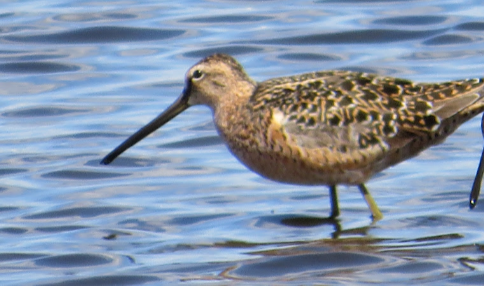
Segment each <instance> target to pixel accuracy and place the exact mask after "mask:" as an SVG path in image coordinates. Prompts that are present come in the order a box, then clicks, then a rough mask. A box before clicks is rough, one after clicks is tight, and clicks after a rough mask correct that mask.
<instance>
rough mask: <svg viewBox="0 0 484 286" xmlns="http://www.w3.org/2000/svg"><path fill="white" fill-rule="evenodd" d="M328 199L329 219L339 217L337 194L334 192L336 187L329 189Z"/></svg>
mask: <svg viewBox="0 0 484 286" xmlns="http://www.w3.org/2000/svg"><path fill="white" fill-rule="evenodd" d="M329 197H330V199H331V215H330V218H336V217H337V216H339V206H338V193H337V192H336V186H330V187H329Z"/></svg>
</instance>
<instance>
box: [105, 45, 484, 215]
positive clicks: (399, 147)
mask: <svg viewBox="0 0 484 286" xmlns="http://www.w3.org/2000/svg"><path fill="white" fill-rule="evenodd" d="M483 86H484V83H483V80H482V79H467V80H458V81H451V82H445V83H438V84H436V83H431V84H425V83H418V84H417V83H413V82H411V81H408V80H404V79H397V78H391V77H382V76H378V75H374V74H367V73H361V72H349V71H322V72H314V73H307V74H302V75H297V76H289V77H281V78H274V79H270V80H267V81H264V82H260V83H256V82H254V81H253V80H251V79H250V78H249V76H248V75H247V74H246V73H245V71H244V70H243V68H242V66H241V65H240V64H239V63H238V62H237V61H236V60H235V59H233V58H232V57H230V56H227V55H223V54H216V55H212V56H209V57H207V58H205V59H203V60H202V61H200V62H199V63H197V64H196V65H194V66H193V67H192V68H191V69H190V70H189V71H188V72H187V74H186V86H185V89H184V92H183V93H182V95H181V96H180V98H179V99H178V100H177V101H176V102H175V103H174V104H173V105H172V106H170V107H169V108H168V109H167V111H165V112H163V113H162V114H161V115H160V116H158V117H157V118H156V119H155V120H153V121H152V122H151V123H149V124H148V125H147V126H145V127H144V128H142V129H141V130H140V131H138V132H137V133H136V134H134V135H133V136H131V137H130V138H128V140H126V141H125V142H124V143H123V144H121V145H120V146H119V147H118V148H116V149H115V150H114V151H113V152H111V153H110V154H109V155H108V156H106V157H105V158H104V160H103V163H105V164H107V163H109V162H111V161H112V160H113V159H114V158H116V157H117V156H118V155H119V154H121V153H122V152H123V151H125V150H126V149H127V148H129V147H130V146H132V145H134V144H135V143H136V142H138V141H139V140H141V139H142V138H144V137H145V136H147V135H148V134H149V133H151V132H153V131H154V130H156V129H157V128H159V127H160V126H162V125H163V124H165V123H166V122H167V121H169V120H170V119H171V118H173V117H174V116H176V115H177V114H179V113H180V112H182V111H183V110H185V109H186V108H188V107H189V106H191V105H196V104H204V105H208V106H209V107H210V108H211V109H212V110H213V113H214V122H215V125H216V127H217V130H218V132H219V134H220V135H221V136H222V138H223V140H224V141H225V142H226V144H227V146H228V148H229V149H230V151H231V152H232V153H233V154H234V155H235V156H236V157H237V158H238V159H239V160H240V161H241V162H242V163H244V164H245V165H246V166H247V167H248V168H250V169H251V170H253V171H254V172H256V173H258V174H260V175H262V176H264V177H266V178H269V179H272V180H275V181H279V182H285V183H293V184H305V185H327V186H330V190H331V193H330V195H331V201H332V214H331V215H332V216H333V217H335V216H337V215H338V214H339V208H338V203H337V197H336V185H338V184H345V185H358V187H359V189H360V191H361V192H362V194H363V195H364V197H365V200H366V201H367V203H368V205H369V207H370V209H371V212H372V215H373V217H374V218H375V219H378V218H380V217H382V215H381V212H380V211H379V209H378V207H377V205H376V203H375V202H374V200H373V199H372V198H371V196H370V194H369V192H368V191H367V189H366V187H365V186H364V183H365V182H366V181H368V180H369V179H370V178H371V176H373V175H374V174H375V173H377V172H380V171H381V170H383V169H385V168H387V167H389V166H392V165H395V164H397V163H399V162H401V161H403V160H405V159H408V158H410V157H412V156H415V155H417V154H418V153H419V152H420V151H422V150H424V149H425V148H427V147H429V146H431V145H434V144H437V143H440V142H442V140H443V139H445V137H447V136H448V135H449V134H451V133H452V132H453V131H454V130H455V129H456V128H457V127H458V126H459V125H461V124H462V123H463V122H465V121H466V120H468V119H470V118H472V117H473V116H475V115H476V114H479V113H481V112H482V111H484V103H483V100H482V97H483V95H484V92H483V90H482V89H483Z"/></svg>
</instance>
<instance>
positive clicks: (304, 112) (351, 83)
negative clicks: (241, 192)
mask: <svg viewBox="0 0 484 286" xmlns="http://www.w3.org/2000/svg"><path fill="white" fill-rule="evenodd" d="M483 87H484V83H483V80H481V79H469V80H460V81H452V82H445V83H439V84H424V83H419V84H415V83H413V82H411V81H408V80H403V79H396V78H391V77H381V76H377V75H373V74H367V73H361V72H348V71H328V72H315V73H308V74H303V75H299V76H292V77H282V78H275V79H271V80H268V81H264V82H261V83H259V85H258V87H257V89H256V92H255V93H254V94H253V96H252V97H251V99H250V102H249V104H248V106H249V108H250V109H251V111H250V113H251V114H252V117H253V118H251V121H252V122H255V123H253V124H254V125H258V126H259V130H258V132H261V133H264V134H262V136H261V139H260V141H262V142H259V144H261V145H263V146H260V147H261V148H260V151H261V152H262V153H263V154H269V157H271V156H272V157H274V158H276V159H274V160H276V161H277V160H280V161H281V160H282V159H288V160H292V161H293V164H294V165H295V166H296V165H297V166H296V168H297V170H300V169H301V168H305V167H307V168H308V170H313V169H314V170H315V173H325V175H324V176H321V178H320V179H319V181H321V182H320V183H321V184H341V183H342V184H359V183H362V182H364V181H366V180H367V179H369V177H371V176H372V175H373V174H374V173H376V172H379V171H381V170H383V169H385V168H387V167H389V166H391V165H394V164H397V163H399V162H401V161H403V160H405V159H407V158H409V157H412V156H415V155H416V154H418V153H419V152H420V151H422V150H423V149H425V148H427V147H429V146H431V145H434V144H437V143H440V142H441V141H442V140H443V139H444V138H445V137H446V136H448V135H449V134H451V133H452V132H453V131H455V129H456V128H457V127H458V126H459V125H460V124H462V123H463V122H465V121H466V120H468V119H470V118H471V117H473V116H475V115H477V114H478V113H480V112H482V111H483V110H484V104H483V101H482V100H481V99H482V97H483V95H484V93H483V92H482V89H483ZM261 121H265V122H261ZM271 153H272V155H271ZM272 157H271V158H272ZM282 161H283V160H282ZM296 161H297V164H296ZM245 163H246V165H248V166H249V167H250V164H251V162H250V158H249V162H245ZM256 171H257V172H259V173H263V172H264V171H263V170H262V169H259V170H256ZM290 171H291V170H290V169H289V170H288V172H287V173H284V172H283V171H281V174H280V175H277V174H276V176H275V178H274V175H271V176H268V177H272V179H275V180H280V181H283V180H284V179H286V178H287V176H288V175H289V172H290ZM292 171H295V170H292ZM303 173H304V172H303ZM307 173H308V174H309V173H312V172H307ZM311 176H312V174H311ZM278 177H280V178H278ZM304 180H307V178H305V179H303V181H304ZM314 180H316V181H317V180H318V179H317V178H314ZM312 183H314V184H316V183H317V182H312Z"/></svg>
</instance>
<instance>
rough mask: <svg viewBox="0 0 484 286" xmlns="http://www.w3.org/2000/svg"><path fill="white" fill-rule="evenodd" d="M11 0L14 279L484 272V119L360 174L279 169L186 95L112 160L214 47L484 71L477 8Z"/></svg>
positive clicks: (252, 70) (6, 226)
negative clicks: (243, 156)
mask: <svg viewBox="0 0 484 286" xmlns="http://www.w3.org/2000/svg"><path fill="white" fill-rule="evenodd" d="M293 3H294V1H245V2H243V1H206V2H204V1H137V2H136V1H133V2H130V1H115V2H89V1H80V0H79V1H73V0H70V1H69V0H59V1H49V4H46V2H45V1H2V5H1V7H2V8H1V9H0V23H1V25H0V43H1V45H0V95H1V101H0V122H1V126H2V132H0V144H1V146H2V148H1V149H0V155H1V157H0V158H1V165H0V166H1V167H0V178H1V181H0V196H1V201H0V219H1V224H0V273H1V274H0V283H1V284H2V285H70V286H72V285H174V284H182V283H183V284H187V285H202V284H203V285H234V284H240V285H286V284H287V285H310V284H329V285H368V284H377V283H382V284H386V285H408V284H410V283H415V282H416V281H418V282H417V283H418V284H425V285H443V284H446V285H481V284H482V281H483V280H484V272H483V270H484V264H483V261H484V255H483V251H484V246H483V245H484V244H483V242H484V232H483V231H482V229H483V227H484V222H483V220H482V215H483V213H484V204H483V203H482V202H480V204H478V205H477V207H476V209H474V210H472V211H470V210H469V209H468V196H469V192H470V188H471V185H472V180H473V177H474V174H475V171H476V168H477V164H478V160H479V156H480V153H481V147H482V137H481V132H480V119H479V118H474V120H472V121H470V122H468V123H466V124H465V125H464V126H462V127H461V128H460V129H459V130H458V131H457V132H456V133H455V134H454V135H453V136H452V137H450V138H449V139H448V140H447V141H446V142H445V143H443V144H442V145H439V146H437V147H434V148H431V149H429V150H427V151H425V152H424V153H422V154H421V155H420V156H419V157H417V158H415V159H412V160H409V161H406V162H404V163H402V164H400V165H398V166H396V167H394V168H391V169H388V170H386V171H384V172H382V173H381V174H379V175H378V176H376V177H375V178H374V179H373V180H371V181H370V183H369V184H368V188H369V189H370V191H371V192H372V194H373V196H374V197H375V199H376V200H377V202H378V204H379V206H380V208H381V210H382V212H383V214H384V216H385V217H384V219H383V220H381V221H379V222H377V223H376V224H373V223H372V222H371V219H370V217H369V211H368V209H367V207H366V205H365V203H364V201H363V200H362V198H361V196H360V194H359V192H358V190H357V189H356V188H347V187H341V188H340V206H341V208H342V215H341V219H340V220H339V222H338V223H336V224H331V223H328V222H327V221H324V220H322V219H321V218H322V217H324V216H326V215H328V214H329V201H328V191H327V189H326V188H324V187H314V188H308V187H298V186H290V185H283V184H278V183H273V182H269V181H267V180H264V179H262V178H260V177H259V176H257V175H256V174H253V173H251V172H250V171H248V170H247V169H245V168H244V167H243V166H242V165H241V164H240V163H238V162H237V161H236V159H234V158H233V157H232V156H231V155H230V154H229V152H228V151H227V150H226V148H225V147H224V146H223V143H222V142H221V141H220V139H219V138H218V137H217V135H216V132H215V131H214V127H213V124H212V123H211V115H210V111H209V110H208V109H206V108H203V107H193V108H191V109H189V110H188V111H187V112H185V113H184V114H182V115H180V116H179V117H177V118H176V119H175V120H173V121H172V122H170V123H169V124H168V125H166V126H164V127H163V128H162V129H161V130H160V131H158V132H156V133H155V134H154V135H152V136H150V137H149V138H147V139H145V140H143V141H142V142H140V143H139V144H138V145H136V146H135V147H133V148H131V149H130V150H128V152H126V153H124V154H123V155H122V156H121V157H120V158H119V159H117V160H116V161H115V162H114V163H113V164H112V165H109V166H100V165H99V161H100V159H101V158H102V157H103V156H104V155H106V154H107V153H108V152H109V151H110V150H112V149H113V148H114V147H115V146H117V145H118V144H119V143H120V142H122V141H123V140H124V139H125V138H126V137H127V136H128V135H130V134H132V133H133V132H134V131H136V130H137V129H138V128H139V127H141V126H142V125H144V124H145V123H147V122H148V121H149V120H150V119H152V118H153V117H155V116H156V115H157V114H158V113H159V112H161V111H162V110H163V109H164V108H165V107H166V106H167V105H168V104H170V103H171V102H173V101H174V100H175V98H176V97H177V96H178V95H179V93H180V92H181V90H182V88H183V78H184V73H185V71H186V70H187V69H188V68H189V67H190V66H191V65H192V64H194V63H195V62H197V61H198V60H199V59H200V58H202V57H203V56H206V55H209V54H211V53H214V52H225V53H230V54H232V55H234V56H236V57H237V58H238V59H239V60H240V61H241V62H242V63H243V64H244V66H245V67H246V69H247V71H248V72H249V74H250V75H251V76H252V77H253V78H254V79H257V80H264V79H267V78H270V77H275V76H282V75H290V74H296V73H301V72H308V71H314V70H323V69H345V70H348V69H349V70H359V71H369V72H377V73H381V74H386V75H389V76H397V77H404V78H408V79H412V80H417V81H443V80H451V79H459V78H467V77H477V76H482V74H483V71H484V60H483V54H484V53H483V51H484V42H483V39H484V22H482V15H483V13H484V6H483V5H482V3H481V2H480V1H477V0H467V1H464V0H459V1H458V0H447V1H402V0H401V1H375V0H373V1H370V0H367V1H344V2H343V1H331V0H329V1H307V2H298V4H297V5H294V4H293Z"/></svg>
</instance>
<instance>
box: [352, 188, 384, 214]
mask: <svg viewBox="0 0 484 286" xmlns="http://www.w3.org/2000/svg"><path fill="white" fill-rule="evenodd" d="M358 188H359V189H360V192H361V194H362V195H363V198H364V199H365V201H366V204H367V205H368V207H369V208H370V211H371V215H372V216H373V220H375V221H376V220H380V219H382V218H383V214H382V213H381V212H380V210H379V209H378V205H377V204H376V202H375V200H374V199H373V197H372V196H371V195H370V192H368V189H367V188H366V187H365V185H364V184H360V185H358Z"/></svg>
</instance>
